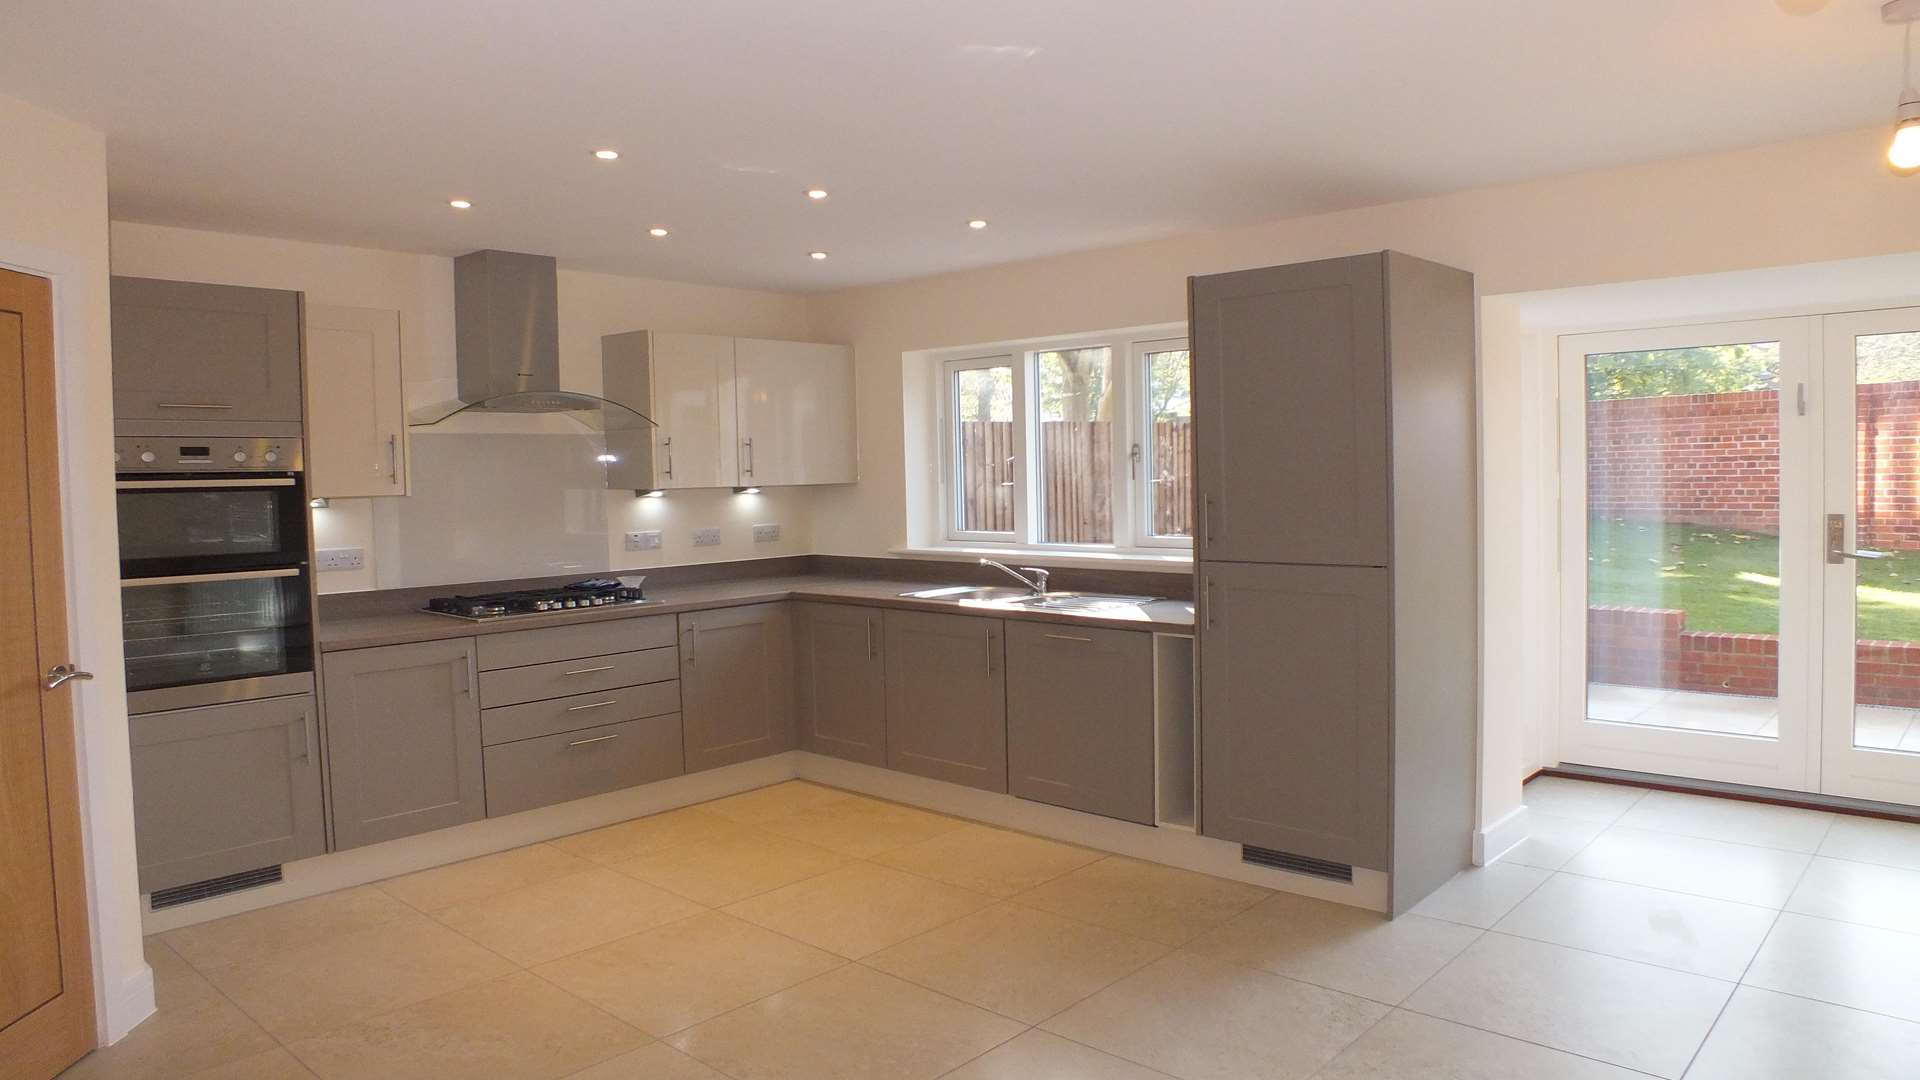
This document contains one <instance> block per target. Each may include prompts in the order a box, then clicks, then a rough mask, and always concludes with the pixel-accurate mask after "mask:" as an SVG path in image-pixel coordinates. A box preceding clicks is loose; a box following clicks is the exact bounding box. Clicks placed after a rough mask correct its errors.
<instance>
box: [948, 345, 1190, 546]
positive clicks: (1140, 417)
mask: <svg viewBox="0 0 1920 1080" xmlns="http://www.w3.org/2000/svg"><path fill="white" fill-rule="evenodd" d="M1188 340H1189V339H1188V335H1187V327H1186V325H1185V324H1183V323H1171V324H1161V325H1158V326H1148V327H1138V328H1135V329H1132V330H1120V331H1113V332H1107V333H1096V334H1074V335H1063V336H1061V337H1053V338H1040V339H1030V340H1024V341H1013V342H1004V343H999V344H994V345H987V346H980V347H976V348H971V349H965V350H946V351H944V352H941V353H935V354H934V355H933V358H932V359H933V367H934V372H935V379H934V381H935V384H936V388H937V389H936V392H935V394H934V401H933V405H934V408H935V410H936V411H937V413H938V416H939V423H938V424H936V425H935V426H934V428H933V430H934V432H935V437H936V438H937V439H938V441H939V444H940V445H939V447H938V448H937V452H936V453H935V454H933V455H930V460H932V461H934V462H937V465H936V467H937V469H938V470H939V476H938V482H937V498H936V504H937V512H938V515H939V520H938V521H937V522H935V523H934V525H935V527H934V528H933V529H932V530H930V532H931V534H932V535H934V536H938V537H940V538H941V543H943V544H945V545H948V546H952V547H967V548H1003V549H1006V550H1007V551H1008V552H1009V553H1015V552H1020V551H1027V550H1031V551H1046V552H1050V553H1056V552H1057V553H1058V554H1060V555H1062V556H1070V555H1076V554H1088V555H1099V556H1126V555H1140V556H1146V557H1152V558H1156V559H1164V558H1167V557H1168V556H1170V555H1176V554H1179V553H1181V552H1186V553H1191V552H1192V550H1193V539H1192V537H1177V536H1175V537H1157V536H1154V535H1152V505H1153V503H1152V498H1151V496H1150V494H1149V493H1148V491H1147V485H1146V480H1147V477H1146V464H1147V463H1148V462H1149V460H1150V459H1151V456H1152V448H1151V446H1150V445H1149V443H1150V440H1151V436H1152V420H1151V418H1150V417H1148V416H1147V415H1146V410H1147V408H1148V405H1149V401H1150V399H1149V396H1148V394H1147V379H1148V377H1149V372H1148V371H1147V368H1146V365H1145V359H1146V357H1147V355H1148V354H1149V353H1154V352H1166V351H1169V350H1179V349H1185V348H1188V347H1189V346H1188ZM1099 348H1104V349H1106V350H1108V357H1109V360H1108V362H1109V364H1110V365H1111V366H1110V369H1109V377H1110V378H1111V379H1112V385H1113V391H1112V392H1113V394H1114V402H1113V409H1112V414H1113V417H1114V419H1113V422H1112V426H1111V428H1110V429H1109V432H1108V434H1109V438H1110V445H1109V447H1108V460H1109V468H1110V469H1111V470H1112V476H1113V484H1112V488H1111V492H1110V497H1111V503H1112V507H1111V513H1112V518H1113V541H1112V542H1111V543H1104V544H1096V543H1061V542H1053V541H1045V540H1040V539H1038V538H1037V533H1038V530H1039V523H1040V521H1041V520H1042V519H1041V517H1040V514H1041V511H1042V507H1041V500H1042V498H1043V493H1042V491H1041V480H1040V473H1039V468H1040V465H1041V463H1040V462H1039V461H1038V459H1037V454H1038V453H1039V450H1038V447H1037V443H1038V430H1039V429H1038V424H1039V423H1040V420H1039V415H1040V402H1039V392H1040V391H1039V383H1040V380H1039V378H1038V377H1037V374H1036V373H1037V365H1038V363H1039V359H1038V357H1039V354H1040V353H1044V352H1059V351H1065V350H1072V349H1099ZM997 367H1007V368H1010V369H1011V370H1012V372H1013V431H1014V439H1013V446H1014V455H1015V469H1014V472H1013V512H1014V528H1013V531H1012V532H1011V533H1006V532H986V531H981V530H969V529H964V528H961V523H962V522H963V521H964V520H965V517H964V509H963V506H962V502H961V500H962V499H963V498H964V497H965V491H964V490H963V485H962V484H961V483H960V476H959V466H960V447H959V442H958V438H959V423H960V402H959V400H958V397H957V395H956V394H955V392H954V391H955V386H956V383H957V380H958V377H959V375H960V373H961V372H964V371H971V370H980V369H985V368H997ZM1188 392H1189V394H1191V392H1192V391H1191V383H1189V391H1188ZM1136 447H1138V448H1139V452H1140V457H1138V458H1136V457H1135V456H1134V453H1133V452H1134V449H1135V448H1136Z"/></svg>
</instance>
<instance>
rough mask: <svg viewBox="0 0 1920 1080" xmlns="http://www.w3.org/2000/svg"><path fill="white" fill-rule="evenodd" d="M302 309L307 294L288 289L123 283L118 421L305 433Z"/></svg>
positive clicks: (118, 315)
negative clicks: (228, 424)
mask: <svg viewBox="0 0 1920 1080" xmlns="http://www.w3.org/2000/svg"><path fill="white" fill-rule="evenodd" d="M300 306H301V298H300V294H299V293H296V292H286V291H283V290H279V289H253V288H243V287H241V286H237V285H208V284H202V283H199V282H191V281H159V280H155V279H152V278H135V277H115V278H114V279H113V298H112V308H113V415H114V419H115V420H116V421H118V422H121V423H122V424H124V423H125V422H127V421H152V420H175V421H178V420H186V421H204V422H209V423H212V422H220V421H231V422H242V421H244V422H247V423H249V424H251V425H253V426H252V427H250V428H248V429H247V430H246V431H244V432H242V431H231V432H226V434H247V435H256V434H257V435H298V434H299V430H298V425H299V424H300V418H301V392H300V386H301V384H300V315H301V313H300ZM263 424H264V425H268V426H267V427H265V428H262V427H261V426H260V425H263ZM274 425H290V426H287V427H280V426H274Z"/></svg>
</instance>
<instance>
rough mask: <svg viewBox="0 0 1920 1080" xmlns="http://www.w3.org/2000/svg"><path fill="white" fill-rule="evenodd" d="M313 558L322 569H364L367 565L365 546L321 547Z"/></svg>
mask: <svg viewBox="0 0 1920 1080" xmlns="http://www.w3.org/2000/svg"><path fill="white" fill-rule="evenodd" d="M313 558H314V565H315V566H316V567H318V568H319V569H321V570H364V569H366V566H367V552H366V549H365V548H321V549H320V550H318V551H316V552H314V553H313Z"/></svg>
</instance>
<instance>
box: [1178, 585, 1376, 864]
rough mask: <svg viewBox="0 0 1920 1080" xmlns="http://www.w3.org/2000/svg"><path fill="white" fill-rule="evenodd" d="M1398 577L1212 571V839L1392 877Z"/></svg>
mask: <svg viewBox="0 0 1920 1080" xmlns="http://www.w3.org/2000/svg"><path fill="white" fill-rule="evenodd" d="M1388 574H1389V571H1387V570H1379V569H1372V568H1352V567H1327V566H1253V565H1246V564H1232V563H1229V564H1221V563H1210V564H1204V565H1202V567H1201V570H1200V576H1201V589H1202V597H1201V605H1202V606H1201V612H1200V620H1201V621H1200V626H1199V629H1200V718H1199V720H1200V736H1201V742H1200V799H1201V807H1200V809H1201V814H1200V832H1201V834H1202V835H1205V836H1212V837H1217V838H1219V839H1222V840H1232V841H1235V842H1238V843H1242V844H1253V845H1255V846H1258V847H1264V848H1271V849H1274V850H1277V851H1284V852H1287V853H1289V854H1294V855H1306V856H1309V857H1311V858H1315V859H1326V860H1329V861H1332V862H1336V863H1346V864H1348V865H1350V866H1364V867H1367V868H1368V869H1372V870H1386V869H1387V856H1388V840H1389V835H1388V834H1389V822H1390V820H1391V817H1390V815H1391V812H1392V800H1393V785H1392V780H1393V775H1392V770H1393V721H1392V715H1391V714H1392V702H1393V698H1392V695H1393V611H1392V599H1391V595H1390V582H1389V579H1388Z"/></svg>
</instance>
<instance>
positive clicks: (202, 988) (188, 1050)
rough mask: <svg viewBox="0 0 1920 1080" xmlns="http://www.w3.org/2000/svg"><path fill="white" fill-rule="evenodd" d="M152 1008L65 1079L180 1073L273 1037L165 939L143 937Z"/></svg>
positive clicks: (231, 1058) (240, 1055)
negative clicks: (149, 969) (154, 1008)
mask: <svg viewBox="0 0 1920 1080" xmlns="http://www.w3.org/2000/svg"><path fill="white" fill-rule="evenodd" d="M146 954H147V963H148V964H150V965H152V967H153V984H154V985H153V991H154V999H155V1004H156V1005H157V1006H158V1011H157V1012H155V1013H154V1015H153V1016H152V1017H150V1018H148V1019H147V1020H146V1021H145V1022H144V1023H142V1024H141V1025H140V1026H138V1027H136V1028H134V1029H133V1031H132V1032H130V1033H129V1034H128V1035H127V1036H126V1037H125V1038H123V1039H121V1040H120V1041H119V1042H117V1043H114V1044H113V1045H112V1046H108V1047H102V1048H101V1049H99V1050H96V1051H94V1052H93V1053H91V1054H88V1055H87V1056H86V1057H84V1058H81V1059H80V1061H79V1062H78V1063H77V1064H75V1065H74V1066H73V1067H72V1068H70V1069H68V1070H67V1071H66V1072H64V1073H62V1074H61V1076H63V1077H66V1078H69V1080H95V1078H99V1080H123V1078H124V1080H146V1078H148V1077H163V1076H164V1077H174V1076H183V1075H186V1074H189V1073H193V1072H197V1071H200V1070H203V1069H211V1068H215V1067H217V1066H223V1065H228V1064H231V1063H233V1062H235V1061H240V1060H242V1059H245V1058H249V1057H252V1056H254V1055H257V1054H260V1053H263V1052H265V1051H268V1050H271V1049H272V1048H273V1046H274V1041H273V1036H271V1035H269V1034H267V1033H266V1031H265V1030H263V1029H262V1028H261V1027H260V1025H259V1024H256V1023H254V1022H253V1021H252V1020H251V1019H249V1018H248V1017H247V1015H246V1014H245V1013H243V1012H241V1011H240V1009H239V1007H238V1006H236V1005H234V1003H233V1002H231V1001H229V1000H227V998H226V997H225V996H223V995H222V994H221V993H220V992H219V991H217V990H215V989H214V988H213V985H212V984H211V983H209V982H207V980H206V979H205V978H203V977H202V976H201V975H200V974H199V973H197V972H195V971H194V970H193V969H192V968H190V967H188V966H187V963H186V961H184V960H182V959H180V957H179V956H177V955H175V954H174V952H173V950H172V949H170V948H169V947H168V946H167V945H166V943H165V942H163V941H161V940H160V939H158V938H148V939H147V940H146Z"/></svg>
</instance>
